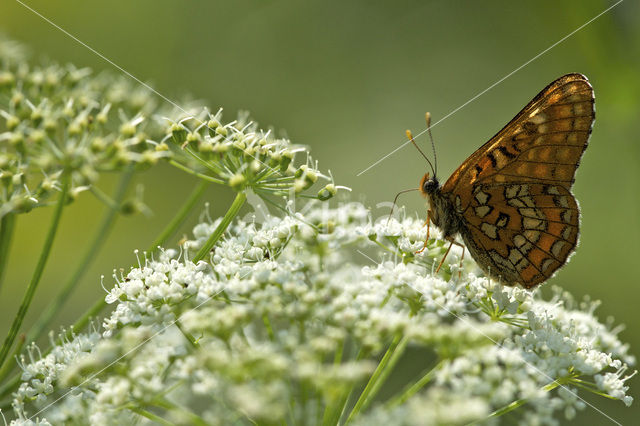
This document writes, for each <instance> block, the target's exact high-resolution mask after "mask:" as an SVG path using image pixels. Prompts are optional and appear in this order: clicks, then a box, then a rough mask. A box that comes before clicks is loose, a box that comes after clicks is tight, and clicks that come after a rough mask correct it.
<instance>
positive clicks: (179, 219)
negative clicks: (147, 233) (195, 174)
mask: <svg viewBox="0 0 640 426" xmlns="http://www.w3.org/2000/svg"><path fill="white" fill-rule="evenodd" d="M208 186H209V183H208V182H205V181H200V182H198V185H197V186H196V187H195V188H194V190H193V191H192V192H191V195H189V198H188V199H187V201H186V202H185V203H184V204H183V205H182V208H181V209H180V211H179V212H178V213H176V215H175V216H174V217H173V219H172V220H171V222H169V224H168V225H167V226H166V227H165V228H164V230H163V231H162V232H161V233H160V235H158V238H156V239H155V240H154V241H153V243H152V244H151V246H150V247H149V252H150V253H152V252H154V251H156V250H157V249H158V247H159V246H162V245H163V244H164V243H165V242H166V241H167V240H168V239H169V238H170V237H171V236H172V235H173V234H174V233H175V232H176V231H177V230H178V228H179V227H180V225H182V223H183V222H184V220H185V219H186V217H187V215H188V214H189V213H190V212H191V211H192V209H193V207H194V206H195V205H196V204H197V203H198V201H199V200H200V198H201V197H202V195H203V194H204V191H205V190H206V189H207V187H208Z"/></svg>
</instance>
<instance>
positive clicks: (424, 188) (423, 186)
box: [420, 173, 431, 194]
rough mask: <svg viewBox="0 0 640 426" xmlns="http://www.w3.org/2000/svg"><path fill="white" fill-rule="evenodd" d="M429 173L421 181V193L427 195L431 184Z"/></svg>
mask: <svg viewBox="0 0 640 426" xmlns="http://www.w3.org/2000/svg"><path fill="white" fill-rule="evenodd" d="M429 177H430V176H429V173H425V175H424V176H423V177H422V179H421V180H420V191H422V193H423V194H426V193H427V187H428V186H427V185H428V184H429V181H430V180H431V179H429Z"/></svg>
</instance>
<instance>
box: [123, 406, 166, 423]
mask: <svg viewBox="0 0 640 426" xmlns="http://www.w3.org/2000/svg"><path fill="white" fill-rule="evenodd" d="M129 409H130V410H131V411H133V412H134V413H136V414H139V415H141V416H142V417H146V418H147V419H149V420H151V421H153V422H156V423H158V424H161V425H169V426H171V425H173V423H171V422H170V421H168V420H165V419H163V418H162V417H160V416H158V415H156V414H153V413H152V412H151V411H147V410H145V409H143V408H139V407H135V406H130V407H129Z"/></svg>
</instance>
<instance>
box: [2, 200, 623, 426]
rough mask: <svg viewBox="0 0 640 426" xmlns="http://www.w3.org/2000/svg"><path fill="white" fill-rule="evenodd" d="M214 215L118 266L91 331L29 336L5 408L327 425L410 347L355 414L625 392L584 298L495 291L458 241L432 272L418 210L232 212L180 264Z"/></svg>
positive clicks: (612, 347) (571, 400) (407, 420)
mask: <svg viewBox="0 0 640 426" xmlns="http://www.w3.org/2000/svg"><path fill="white" fill-rule="evenodd" d="M217 223H218V222H217V221H216V222H214V223H213V224H211V223H204V224H199V225H197V226H196V227H195V228H194V235H195V239H194V240H192V241H187V242H186V243H185V244H184V245H183V246H182V247H183V252H182V254H181V255H178V252H176V251H170V250H165V251H163V252H161V254H160V255H159V256H157V259H154V258H146V259H143V260H141V261H140V265H139V267H137V268H134V269H132V270H131V271H129V272H128V273H127V274H126V275H124V276H118V277H115V283H114V285H113V288H112V289H111V290H110V291H109V293H108V294H107V296H106V300H107V301H108V302H109V303H111V304H112V305H114V309H113V311H112V312H111V313H109V314H108V315H107V316H106V317H105V318H104V319H103V320H102V330H101V333H97V332H93V333H88V334H80V335H77V336H75V337H74V339H72V340H71V341H69V342H65V343H64V344H63V345H59V346H56V347H55V348H54V350H53V351H52V352H51V353H50V354H48V355H46V356H44V357H39V356H38V354H37V351H36V350H35V349H34V348H32V349H31V350H30V356H31V359H29V360H27V359H25V358H24V357H23V359H22V368H23V372H24V373H23V377H22V380H23V383H22V386H21V387H20V389H19V390H18V392H16V394H15V395H14V403H13V404H14V409H15V411H16V415H17V416H18V417H20V416H21V417H20V418H23V419H26V418H28V416H27V413H28V412H33V411H34V410H37V409H38V407H43V406H45V404H47V403H50V402H53V401H55V399H56V398H61V400H60V401H59V402H57V403H55V404H53V405H52V406H50V407H49V408H47V409H46V410H45V411H44V413H43V414H44V415H45V416H46V418H47V419H50V420H51V421H55V422H57V423H64V422H68V423H72V422H77V423H87V422H92V423H96V424H106V423H108V422H109V421H110V420H111V419H116V420H115V421H117V422H121V423H127V422H129V423H131V422H142V421H144V419H145V418H144V414H145V413H146V412H145V411H138V412H136V411H135V410H132V407H137V408H138V409H139V410H148V411H149V412H153V413H154V415H161V416H162V417H163V418H165V419H166V420H167V421H170V422H178V423H179V422H182V423H189V422H196V421H203V422H209V423H212V424H228V423H250V422H253V423H259V424H272V423H282V422H287V423H291V424H295V423H302V422H305V421H308V419H325V420H326V423H328V424H336V423H337V422H338V421H340V419H341V418H342V420H341V421H342V422H344V421H345V420H346V416H348V415H349V409H350V408H348V409H347V410H346V411H345V414H344V415H342V412H343V409H344V407H345V404H348V402H349V399H348V397H349V395H350V394H353V399H352V400H350V401H351V404H352V405H353V404H355V400H357V399H358V397H359V395H360V392H361V391H362V389H363V388H365V385H366V384H367V381H368V380H370V379H371V378H372V377H373V378H377V379H378V380H382V382H380V383H377V384H376V383H374V384H370V386H366V389H367V392H369V391H371V392H378V391H379V389H380V388H381V387H382V386H384V384H385V380H387V379H389V377H392V376H393V373H394V372H395V371H396V368H398V363H400V362H402V361H401V360H402V359H404V358H402V355H403V353H404V351H405V350H407V348H411V350H412V351H413V352H414V353H416V354H419V356H418V357H417V358H416V359H417V361H416V362H415V363H416V365H411V364H406V365H402V367H403V368H404V369H405V371H410V376H411V377H410V378H409V379H406V383H405V384H406V385H417V384H422V387H418V388H416V389H415V393H412V394H410V395H409V394H407V395H406V396H405V397H403V398H401V399H399V400H398V401H399V402H393V398H392V399H391V400H389V401H386V402H385V401H382V400H380V401H379V400H377V399H376V397H377V396H379V395H375V394H374V395H371V397H370V398H369V399H364V400H362V401H360V402H359V404H357V406H358V407H361V411H360V412H358V413H355V412H354V414H353V416H354V418H352V420H354V421H355V422H356V424H367V425H369V424H374V425H375V424H381V425H385V426H387V425H391V424H393V425H396V424H407V425H425V424H434V425H436V424H443V423H446V424H467V423H470V422H474V421H481V422H484V423H488V424H492V423H497V422H498V421H499V418H500V417H499V416H496V417H491V418H488V416H489V415H490V414H491V413H493V412H496V411H498V410H501V409H504V408H505V407H508V406H509V404H511V403H514V402H518V401H520V402H521V403H523V402H526V404H524V403H523V404H522V406H521V407H519V408H518V409H517V410H515V411H513V412H510V415H518V416H520V417H519V419H520V421H522V422H524V423H527V424H556V422H557V419H556V416H557V415H558V414H560V415H564V416H565V418H568V419H569V418H572V417H573V416H575V413H576V411H577V410H580V409H583V408H585V407H584V403H583V402H582V400H581V398H582V396H581V395H582V394H583V393H584V392H585V390H584V388H585V387H586V388H589V389H592V390H593V391H598V392H605V393H607V394H608V395H610V396H611V397H613V398H616V399H620V400H622V401H623V402H624V403H625V404H627V405H628V404H630V403H631V401H632V399H631V397H630V396H628V395H627V394H626V393H627V391H628V386H627V385H626V382H625V381H626V380H627V379H628V377H629V375H626V371H627V370H628V368H629V366H631V365H633V363H634V362H635V359H634V358H633V356H631V355H630V354H629V352H628V347H627V346H626V345H624V344H623V343H622V342H620V340H619V339H618V337H617V335H616V330H612V329H611V328H610V325H607V324H603V323H601V322H599V321H598V319H597V318H596V317H595V314H594V310H595V305H594V304H593V303H586V304H584V303H583V304H578V303H576V302H575V301H573V300H572V299H571V297H570V296H569V295H567V294H565V293H563V292H561V291H559V290H557V289H556V290H555V291H554V294H553V296H552V299H551V300H549V301H545V300H542V299H541V296H540V294H539V293H536V292H530V291H526V290H523V289H519V288H509V287H503V286H501V285H500V284H498V283H496V282H494V281H491V280H489V279H486V278H483V277H480V276H477V275H475V274H474V273H473V272H474V271H477V269H476V268H475V266H474V265H473V263H472V261H470V260H468V259H467V260H466V262H465V264H464V265H463V268H462V270H460V272H458V270H457V269H456V265H457V264H459V258H456V256H455V255H454V256H452V255H450V257H449V258H448V259H447V261H446V262H445V264H444V266H443V268H442V270H441V273H440V274H437V275H436V274H434V273H433V272H432V271H434V270H435V267H436V266H437V264H438V263H439V262H440V259H441V256H442V254H443V252H444V250H446V246H445V245H444V244H442V243H441V242H438V241H435V242H432V244H429V245H427V247H426V249H425V250H424V252H423V253H422V254H420V255H416V254H415V251H416V250H417V249H420V248H421V247H422V246H423V245H424V243H423V241H422V238H425V237H426V230H425V228H424V227H423V226H422V222H421V221H420V220H418V219H415V220H414V219H410V218H402V219H401V220H396V219H391V221H390V222H389V225H387V224H386V220H385V221H381V222H378V223H376V224H372V223H371V222H370V220H369V216H368V211H367V210H366V209H365V208H364V207H363V206H362V205H360V204H357V203H350V204H346V205H344V206H341V207H338V208H335V209H328V208H326V207H324V206H318V205H316V206H313V205H312V206H311V207H310V208H307V209H306V210H305V212H304V214H303V215H301V214H295V215H293V216H286V217H285V218H284V219H279V218H275V217H268V218H266V220H265V221H264V222H263V223H262V224H261V225H257V224H254V223H246V222H242V221H237V222H235V223H233V224H232V225H231V226H230V227H229V228H228V229H227V231H226V232H225V236H224V238H223V239H222V240H221V241H219V242H218V243H217V244H216V246H215V247H214V248H213V253H212V256H211V258H210V263H207V262H199V263H197V264H194V263H193V262H191V261H190V260H189V259H190V258H192V255H193V254H194V253H195V251H196V250H198V249H199V248H200V247H201V246H202V244H203V242H204V241H206V240H207V238H208V237H209V235H210V233H211V232H213V231H214V229H215V228H216V226H217ZM432 231H433V230H432ZM433 235H434V236H436V235H437V234H435V233H434V234H433ZM381 246H384V247H381ZM458 254H461V253H458ZM371 259H375V260H380V263H375V262H372V261H371ZM379 369H381V370H379ZM374 372H375V373H374ZM578 380H580V382H578ZM578 384H579V385H580V386H577V385H578ZM72 385H75V386H78V387H77V388H76V390H75V391H74V392H72V393H70V394H65V392H66V391H67V390H68V387H69V386H72ZM395 386H396V387H397V388H398V389H401V388H402V386H398V384H397V383H396V385H395ZM399 392H400V391H399ZM396 396H399V395H396ZM372 401H376V402H372ZM378 401H379V402H378ZM352 405H349V406H348V407H351V406H352ZM586 409H589V408H586ZM341 416H342V417H341Z"/></svg>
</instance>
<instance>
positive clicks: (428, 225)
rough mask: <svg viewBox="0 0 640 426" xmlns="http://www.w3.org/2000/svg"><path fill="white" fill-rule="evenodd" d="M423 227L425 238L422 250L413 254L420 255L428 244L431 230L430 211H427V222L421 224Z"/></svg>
mask: <svg viewBox="0 0 640 426" xmlns="http://www.w3.org/2000/svg"><path fill="white" fill-rule="evenodd" d="M425 225H427V238H425V240H424V245H423V246H422V248H421V249H420V250H418V251H417V252H416V253H415V254H420V253H422V252H423V251H424V250H425V249H426V248H427V243H428V242H429V230H430V229H431V209H429V210H427V220H426V221H425V222H424V224H422V226H423V227H424V226H425Z"/></svg>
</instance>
